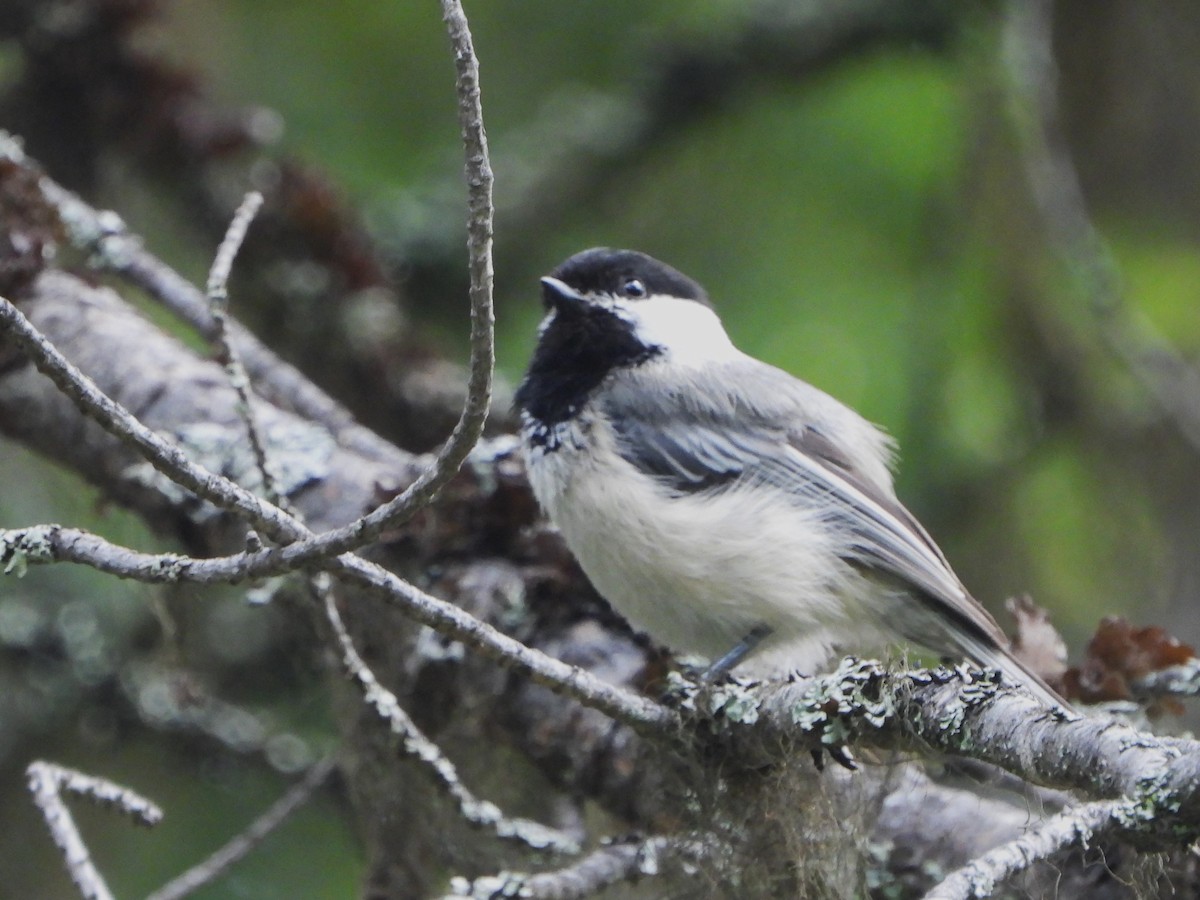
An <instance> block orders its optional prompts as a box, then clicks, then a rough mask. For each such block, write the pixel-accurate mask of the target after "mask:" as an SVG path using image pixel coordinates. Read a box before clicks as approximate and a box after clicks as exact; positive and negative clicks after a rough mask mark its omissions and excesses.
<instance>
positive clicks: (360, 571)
mask: <svg viewBox="0 0 1200 900" xmlns="http://www.w3.org/2000/svg"><path fill="white" fill-rule="evenodd" d="M0 332H5V333H7V334H8V335H9V337H10V338H11V339H12V340H13V342H14V343H16V344H17V345H18V346H19V347H21V349H22V350H24V351H25V353H26V354H27V355H28V356H29V357H30V358H31V359H32V360H33V362H34V364H35V365H36V366H37V368H38V370H39V371H41V372H43V373H44V374H46V375H47V376H48V377H50V378H51V380H53V381H54V382H55V384H57V385H58V386H59V388H60V389H61V390H62V391H63V393H64V394H65V395H66V396H67V398H68V399H70V400H71V401H72V402H73V403H74V404H75V405H76V406H77V407H78V408H79V409H80V411H81V412H83V413H84V414H85V415H87V416H90V417H92V418H93V419H95V420H96V421H97V422H98V423H99V424H100V425H101V426H102V427H103V428H104V429H105V430H106V431H108V432H109V433H111V434H113V435H114V436H116V437H118V438H120V439H121V440H123V441H125V442H126V443H129V444H130V445H132V446H133V447H134V448H135V449H136V450H137V451H138V452H139V453H141V454H142V455H143V456H144V457H145V458H146V460H147V461H148V462H149V463H150V464H151V465H152V466H154V467H155V468H156V469H157V470H158V471H160V472H162V473H163V474H164V475H166V476H167V477H168V478H171V479H172V480H173V481H175V482H177V483H179V484H181V485H183V486H184V487H187V488H188V489H190V490H192V491H194V492H195V493H196V494H197V495H199V496H200V497H202V498H204V499H206V500H209V501H210V502H213V503H216V504H217V505H219V506H221V507H222V508H225V509H232V510H236V511H237V512H238V513H239V514H241V515H243V516H245V517H246V519H247V520H248V521H249V522H250V524H251V525H253V526H254V527H255V528H258V529H259V530H260V531H262V532H263V533H265V534H266V535H267V536H268V537H270V538H271V539H273V540H277V541H280V542H287V541H290V540H302V539H304V538H311V537H312V532H310V531H309V530H308V529H307V528H306V527H305V526H304V525H303V523H301V522H299V521H298V520H297V519H296V518H295V517H293V516H289V515H288V514H287V513H286V512H284V511H283V510H281V509H279V508H278V507H276V506H273V505H271V504H269V503H267V502H266V501H264V500H262V499H261V498H259V497H256V496H255V495H254V494H252V493H250V492H249V491H246V490H245V489H243V488H242V487H240V486H239V485H237V484H234V483H233V482H231V481H229V480H228V479H225V478H221V477H219V476H217V475H214V474H212V473H211V472H208V471H207V470H206V469H204V468H203V467H201V466H199V465H197V464H195V463H193V462H192V461H191V460H189V459H188V458H187V456H186V455H185V454H184V453H183V452H182V451H181V450H180V449H179V448H178V447H177V446H176V445H174V444H172V443H169V442H168V441H167V440H166V439H165V438H162V437H160V436H159V435H157V434H155V433H154V432H153V431H151V430H150V429H149V428H147V427H146V426H144V425H143V424H142V423H141V422H139V421H138V420H137V418H136V417H135V416H133V415H132V414H131V413H130V412H129V411H128V410H126V409H125V408H124V407H122V406H121V405H120V404H119V403H116V402H115V401H114V400H112V399H111V398H109V397H107V396H105V395H104V393H103V392H102V391H100V390H99V388H97V387H96V385H95V384H94V383H93V382H92V381H91V380H90V379H89V378H87V377H86V376H85V375H83V374H82V373H81V372H79V370H78V369H76V368H75V367H74V366H73V365H71V363H70V362H68V361H67V360H66V359H65V358H64V357H63V356H62V354H60V353H59V352H58V350H57V349H55V348H54V346H53V345H52V344H50V342H49V341H47V340H46V339H45V337H44V336H43V335H41V334H40V333H39V332H38V331H37V329H35V328H34V327H33V326H32V324H31V323H30V322H29V320H28V319H26V318H25V316H24V315H22V314H21V312H20V310H18V309H17V308H16V307H15V306H13V304H12V303H11V302H9V301H8V300H6V299H4V298H3V297H0ZM4 541H5V545H6V546H8V547H10V548H13V552H15V553H17V554H18V555H19V556H20V558H21V559H24V560H25V561H27V562H28V563H30V564H34V563H46V562H51V561H53V560H55V559H63V560H67V559H70V560H71V561H73V562H80V563H83V564H86V565H95V566H96V567H97V568H101V569H102V570H104V571H109V572H112V573H113V574H119V575H122V576H124V577H131V578H137V579H138V580H142V581H148V582H152V583H164V582H176V581H190V582H203V583H214V582H218V581H222V582H231V583H232V582H237V581H242V580H244V579H246V578H248V577H252V576H253V575H256V574H258V572H257V571H251V570H250V569H249V567H248V566H247V567H244V568H242V569H240V570H239V569H237V568H236V567H234V568H230V566H229V563H230V561H231V560H233V559H236V557H227V558H225V559H224V560H200V559H193V558H190V557H181V556H176V555H173V554H165V555H161V556H154V555H150V554H139V553H137V552H136V551H133V550H130V549H128V548H124V547H119V546H117V545H114V544H111V543H109V542H107V541H105V540H103V539H102V538H99V537H97V536H95V535H90V534H88V533H87V532H84V531H80V530H77V529H63V528H60V527H58V526H33V527H32V528H31V529H18V530H16V531H14V532H6V533H5V538H4ZM286 550H287V548H286V547H284V548H281V549H277V550H267V551H262V552H261V553H258V554H249V555H247V556H249V557H253V558H263V557H272V556H276V555H278V554H282V553H284V552H286ZM15 558H16V557H14V559H15ZM242 558H246V557H245V556H243V557H242ZM323 565H324V566H326V567H327V568H329V569H330V571H332V572H334V573H335V574H337V576H338V577H339V578H344V579H348V580H350V581H351V582H352V583H354V584H357V585H359V586H360V587H362V588H364V589H366V590H369V591H372V592H374V593H376V594H378V595H379V596H381V597H383V598H384V599H386V600H388V601H389V602H391V603H395V604H397V605H398V606H399V607H400V608H401V609H403V610H404V612H405V614H406V615H408V616H410V617H411V618H413V619H414V620H416V621H417V622H420V623H421V624H423V625H428V626H429V627H431V628H433V629H435V630H437V631H439V632H441V633H442V634H445V635H448V636H449V637H451V638H454V639H456V640H460V641H462V642H463V643H464V644H466V645H467V646H469V647H473V648H475V649H476V650H478V651H480V652H481V653H483V654H484V655H486V656H487V657H488V658H490V659H493V660H496V661H497V662H500V663H501V664H503V665H505V666H508V667H510V668H513V669H516V670H518V671H521V672H524V673H526V674H528V675H530V676H531V677H533V678H534V679H535V680H537V681H538V682H540V683H542V684H545V685H547V686H548V687H551V688H552V689H554V690H556V691H559V692H561V693H564V694H566V695H567V696H570V697H574V698H575V699H577V700H579V701H580V702H581V703H584V704H586V705H588V706H592V707H594V708H596V709H599V710H601V711H602V712H604V713H605V714H606V715H609V716H611V717H613V718H615V719H617V720H618V721H622V722H625V723H626V724H629V725H632V726H633V727H635V728H638V729H648V730H650V731H654V732H658V733H660V734H661V733H662V732H663V730H668V731H670V730H673V729H675V728H677V727H678V723H679V717H678V716H677V715H676V714H675V713H673V712H672V711H671V710H668V709H666V708H665V707H663V706H662V705H661V704H657V703H654V702H653V701H651V700H647V699H646V698H644V697H639V696H637V695H636V694H633V693H631V692H629V691H626V690H623V689H621V688H618V687H615V686H613V685H610V684H607V683H605V682H603V681H601V680H600V679H598V678H596V677H594V676H592V675H590V674H589V673H587V672H585V671H583V670H582V669H579V668H577V667H575V666H569V665H567V664H565V663H562V662H560V661H559V660H556V659H553V658H551V657H549V656H546V655H545V654H544V653H541V652H539V651H537V650H534V649H532V648H529V647H526V646H525V645H524V644H522V643H521V642H520V641H517V640H514V639H513V638H510V637H509V636H508V635H506V634H503V633H502V632H500V631H497V630H496V629H495V628H493V627H492V626H490V625H488V624H487V623H486V622H482V621H480V620H479V619H476V618H475V617H474V616H472V615H470V614H469V613H467V612H464V611H463V610H462V609H460V608H459V607H458V606H456V605H454V604H453V603H448V602H447V601H445V600H441V599H438V598H437V597H434V596H432V595H430V594H427V593H425V592H424V591H421V590H420V589H418V588H417V587H415V586H414V585H412V584H410V583H408V582H407V581H405V580H404V579H402V578H400V577H399V576H397V575H395V574H393V573H391V572H389V571H387V570H386V569H384V568H383V567H381V566H378V565H376V564H374V563H370V562H367V561H366V560H364V559H362V558H360V557H357V556H354V555H353V554H349V553H345V554H342V555H341V556H339V557H337V558H336V559H333V560H324V561H323ZM279 571H287V569H281V570H279Z"/></svg>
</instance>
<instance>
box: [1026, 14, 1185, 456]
mask: <svg viewBox="0 0 1200 900" xmlns="http://www.w3.org/2000/svg"><path fill="white" fill-rule="evenodd" d="M1052 18H1053V4H1052V3H1051V2H1050V0H1010V2H1009V4H1008V15H1007V17H1006V21H1005V27H1004V49H1005V59H1006V63H1007V68H1008V80H1009V90H1010V108H1011V110H1012V115H1013V118H1014V120H1015V122H1016V124H1017V134H1018V137H1019V138H1020V141H1021V159H1022V161H1023V163H1024V166H1025V174H1026V179H1027V180H1028V182H1029V187H1030V191H1031V194H1032V197H1033V200H1034V203H1035V204H1036V206H1037V210H1038V213H1039V214H1040V215H1041V217H1042V223H1043V227H1044V229H1045V233H1046V236H1047V238H1049V240H1050V243H1051V244H1052V246H1053V247H1054V248H1055V250H1056V252H1057V253H1058V254H1059V256H1060V257H1061V258H1062V260H1063V261H1064V262H1065V263H1066V264H1067V265H1068V266H1069V268H1070V270H1071V272H1072V274H1073V275H1075V276H1076V278H1077V279H1078V283H1079V287H1080V290H1081V291H1082V293H1083V294H1084V296H1085V298H1086V299H1087V300H1088V302H1089V303H1090V305H1091V311H1092V314H1093V316H1094V317H1095V320H1096V322H1097V324H1098V326H1099V329H1100V333H1101V335H1102V336H1103V338H1104V340H1105V341H1107V343H1108V345H1109V348H1110V349H1111V350H1112V351H1113V353H1115V354H1116V356H1117V357H1118V358H1120V359H1121V360H1123V361H1124V363H1125V364H1126V365H1127V366H1128V367H1129V370H1130V371H1131V372H1132V373H1133V375H1134V376H1135V377H1136V378H1137V379H1138V380H1139V381H1141V383H1142V385H1143V387H1145V389H1146V390H1147V392H1148V393H1149V394H1150V396H1151V397H1153V398H1154V400H1155V401H1156V402H1157V403H1158V405H1159V407H1160V408H1161V409H1162V410H1163V412H1164V413H1165V414H1166V415H1167V416H1168V417H1169V418H1170V419H1171V421H1172V422H1174V424H1175V426H1176V427H1177V428H1178V429H1179V431H1180V433H1181V434H1182V435H1183V437H1184V438H1185V439H1186V440H1187V441H1188V442H1189V443H1190V444H1191V445H1192V446H1193V447H1194V448H1196V449H1198V450H1200V370H1197V369H1196V368H1195V367H1194V366H1192V365H1191V364H1190V363H1189V362H1188V361H1187V360H1185V359H1184V358H1183V357H1182V356H1180V355H1179V353H1178V352H1177V351H1176V349H1175V348H1174V347H1173V346H1171V344H1170V342H1169V341H1167V340H1166V338H1164V337H1163V336H1162V335H1161V334H1159V333H1158V332H1157V331H1156V330H1155V329H1154V327H1153V326H1152V325H1151V324H1150V322H1149V321H1148V320H1147V319H1146V318H1145V317H1144V316H1142V315H1140V314H1139V313H1138V312H1137V311H1136V310H1135V309H1133V308H1131V307H1130V305H1129V302H1128V299H1129V298H1128V297H1127V295H1126V290H1125V285H1124V283H1123V281H1122V278H1121V273H1120V270H1119V269H1118V267H1117V264H1116V262H1115V260H1114V259H1113V256H1112V253H1111V251H1110V250H1109V249H1108V246H1107V244H1106V243H1105V241H1104V239H1103V238H1102V237H1101V235H1100V233H1099V231H1097V229H1096V227H1095V225H1094V224H1093V223H1092V220H1091V217H1090V215H1089V213H1088V208H1087V201H1086V199H1085V198H1084V195H1083V188H1082V186H1081V185H1080V182H1079V174H1078V172H1077V171H1076V169H1075V163H1074V160H1072V158H1071V154H1070V151H1069V149H1068V147H1067V143H1066V139H1065V135H1064V134H1063V128H1062V123H1061V116H1060V113H1059V106H1058V69H1057V66H1056V65H1055V62H1054V48H1053V45H1052V41H1051V37H1052V34H1051V32H1052Z"/></svg>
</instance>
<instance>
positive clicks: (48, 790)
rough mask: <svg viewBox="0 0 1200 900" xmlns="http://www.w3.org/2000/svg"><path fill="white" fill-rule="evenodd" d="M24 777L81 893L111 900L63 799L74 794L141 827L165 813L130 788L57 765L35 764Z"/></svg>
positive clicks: (91, 898) (90, 898)
mask: <svg viewBox="0 0 1200 900" xmlns="http://www.w3.org/2000/svg"><path fill="white" fill-rule="evenodd" d="M25 777H26V779H27V781H28V785H29V792H30V794H31V795H32V797H33V802H34V803H35V804H37V806H38V808H39V809H40V810H41V811H42V817H43V818H44V819H45V820H46V826H47V827H48V828H49V829H50V836H51V837H52V838H53V840H54V843H55V844H56V845H57V846H58V849H59V850H60V851H61V852H62V856H63V862H64V863H65V864H66V867H67V872H68V873H69V874H70V876H71V880H72V881H73V882H75V886H76V887H77V888H78V889H79V893H80V894H81V895H82V896H83V897H85V898H87V900H112V892H111V891H109V889H108V885H107V884H106V883H105V881H104V878H103V877H102V876H101V875H100V873H99V871H98V870H97V869H96V867H95V866H94V865H93V864H92V858H91V854H90V853H89V852H88V849H87V845H86V844H85V843H84V842H83V838H82V837H81V836H80V834H79V829H78V827H76V825H75V819H74V818H73V817H72V816H71V811H70V810H69V809H67V805H66V803H64V802H63V796H62V795H63V794H64V793H68V794H74V795H75V796H77V797H84V798H86V799H88V800H91V801H92V802H94V803H96V804H97V805H99V806H103V807H105V808H108V809H115V810H117V811H118V812H122V813H124V814H125V815H127V816H129V817H130V818H132V819H133V821H134V822H136V823H137V824H139V825H147V826H150V825H157V824H158V823H159V821H161V820H162V810H161V809H159V808H158V807H157V806H156V805H155V804H154V803H152V802H150V801H149V800H147V799H146V798H145V797H143V796H141V795H140V794H138V793H137V792H136V791H133V790H131V789H129V788H127V787H122V786H121V785H119V784H115V783H113V782H111V781H109V780H108V779H106V778H100V777H98V776H96V775H85V774H84V773H83V772H78V771H76V770H74V769H68V768H64V767H63V766H59V765H55V764H54V763H48V762H42V761H40V760H39V761H36V762H32V763H30V764H29V767H28V768H27V769H26V770H25Z"/></svg>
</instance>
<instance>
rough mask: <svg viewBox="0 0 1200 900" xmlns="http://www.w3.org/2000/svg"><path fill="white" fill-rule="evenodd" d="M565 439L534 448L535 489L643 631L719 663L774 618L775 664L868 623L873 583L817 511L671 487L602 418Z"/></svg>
mask: <svg viewBox="0 0 1200 900" xmlns="http://www.w3.org/2000/svg"><path fill="white" fill-rule="evenodd" d="M557 437H558V438H559V446H558V448H557V449H556V450H554V451H552V452H543V451H541V450H538V449H533V450H530V451H529V453H528V456H529V476H530V483H531V484H532V486H533V490H534V493H535V494H536V496H537V498H538V500H539V502H540V503H541V504H542V506H543V508H544V509H545V510H546V512H547V513H548V514H549V516H550V518H551V520H552V521H553V522H554V523H555V524H556V525H557V526H558V528H559V529H560V530H561V532H562V535H563V537H564V538H565V539H566V542H567V545H568V546H569V547H570V549H571V551H572V552H573V553H574V554H575V556H576V558H577V559H578V560H579V562H580V564H581V565H582V567H583V570H584V571H585V572H586V573H587V576H588V578H589V579H590V580H591V581H592V584H593V585H594V586H595V587H596V589H597V590H598V591H599V592H600V593H601V594H602V595H603V596H604V597H605V598H606V599H607V600H608V601H609V602H610V603H611V604H612V605H613V606H614V607H615V608H616V609H617V611H618V612H620V613H621V614H622V615H623V616H625V617H626V618H627V619H628V620H629V621H630V622H631V623H632V624H633V625H634V627H635V628H638V629H640V630H643V631H645V632H646V633H647V634H649V635H650V636H651V637H653V638H654V639H656V640H658V641H660V642H662V643H663V644H665V645H667V646H668V647H669V648H671V649H672V650H675V651H678V652H685V653H695V654H699V655H702V656H705V657H708V658H710V659H715V658H717V657H720V656H721V655H723V654H725V653H726V652H728V651H729V650H730V649H732V648H733V647H734V646H735V645H736V644H737V643H738V642H739V641H741V640H742V639H743V638H744V637H745V636H746V635H747V634H748V633H749V632H750V631H751V630H752V629H753V628H755V627H757V626H759V625H761V624H766V625H768V626H770V627H771V628H772V629H773V634H772V636H771V638H770V639H769V640H768V642H767V643H766V644H765V645H764V647H763V652H762V653H760V654H759V659H760V660H762V661H764V662H765V661H767V660H770V661H771V662H770V665H769V668H770V669H772V670H775V669H778V668H779V667H780V666H784V667H787V668H792V667H794V668H802V669H803V668H806V667H812V666H814V665H818V664H820V663H821V662H823V661H824V659H823V657H824V656H827V655H828V653H829V652H830V650H831V645H832V644H833V642H834V641H835V640H836V637H837V636H838V635H839V634H844V633H847V632H855V631H859V632H861V631H862V630H863V629H862V622H861V620H862V619H863V616H862V615H861V602H860V600H859V598H865V597H867V596H869V594H870V590H869V586H868V585H866V583H865V581H864V579H863V578H862V577H861V576H860V575H859V574H858V573H857V572H856V570H854V569H853V568H852V567H851V566H850V565H848V564H847V563H845V562H844V561H843V559H842V558H841V557H842V556H843V555H844V552H839V551H844V550H845V548H839V547H836V546H833V545H832V544H831V543H830V542H831V541H834V540H837V537H836V536H835V535H833V534H831V532H830V530H829V529H828V528H825V527H821V526H820V524H819V523H818V521H817V520H816V517H815V515H814V514H813V513H812V512H810V511H806V510H805V509H803V508H800V507H798V506H797V505H796V504H795V503H794V502H789V501H788V500H787V499H786V498H785V497H783V496H782V495H780V494H778V493H776V492H774V491H772V490H770V489H757V490H753V491H749V490H748V491H725V492H722V493H719V494H685V495H673V494H671V493H670V492H668V491H667V490H665V489H664V488H663V487H661V486H660V485H659V484H658V483H656V482H655V481H654V480H653V479H652V478H650V477H649V476H646V475H644V474H642V473H641V472H639V471H637V470H635V469H634V468H633V467H632V466H630V465H629V464H628V463H627V462H625V461H624V460H623V459H621V457H620V456H619V455H617V453H616V452H615V450H614V449H613V447H612V441H613V438H612V434H611V432H610V431H609V429H608V427H607V425H605V424H604V423H603V422H599V421H595V420H592V419H588V418H586V417H580V418H579V419H577V420H575V421H573V422H571V423H563V424H562V425H560V426H559V431H558V433H557ZM587 445H590V449H589V450H588V451H586V452H585V451H582V449H581V448H583V447H584V446H587ZM598 459H599V460H603V462H598V461H597V460H598ZM618 485H620V488H619V489H618V488H617V486H618ZM856 619H857V620H859V621H855V620H856ZM818 657H822V658H818Z"/></svg>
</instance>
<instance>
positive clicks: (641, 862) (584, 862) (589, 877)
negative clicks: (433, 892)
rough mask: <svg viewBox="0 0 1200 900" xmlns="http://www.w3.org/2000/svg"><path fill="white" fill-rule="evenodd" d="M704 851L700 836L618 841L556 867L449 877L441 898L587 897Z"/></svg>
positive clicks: (535, 899)
mask: <svg viewBox="0 0 1200 900" xmlns="http://www.w3.org/2000/svg"><path fill="white" fill-rule="evenodd" d="M703 852H704V851H703V848H702V846H701V845H700V843H699V842H697V841H680V840H678V839H674V838H666V837H652V838H646V839H645V840H627V841H617V842H614V843H611V844H607V845H605V846H603V847H601V848H599V849H598V850H595V851H593V852H592V853H589V854H588V855H587V856H585V857H583V858H582V859H580V860H579V861H578V862H575V863H572V864H571V865H570V866H566V867H564V868H562V869H558V870H556V871H554V872H538V873H536V874H531V873H524V872H502V873H500V874H498V875H486V876H483V877H481V878H476V879H474V880H470V881H468V880H467V879H466V878H453V879H451V881H450V890H451V891H452V893H450V894H447V895H445V896H444V897H443V898H441V900H491V898H493V897H522V898H532V900H584V898H587V897H594V896H596V895H597V894H599V893H600V891H602V890H604V889H605V888H609V887H612V886H613V885H616V884H621V883H623V882H634V881H640V880H642V879H644V878H652V877H654V876H657V875H659V874H661V872H662V865H663V862H664V861H665V859H666V858H668V857H678V856H680V855H684V856H688V857H691V858H695V857H698V856H700V855H702V854H703Z"/></svg>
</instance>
